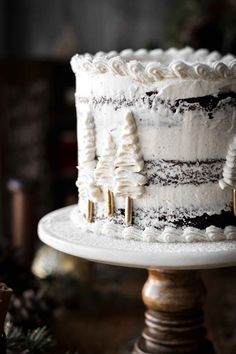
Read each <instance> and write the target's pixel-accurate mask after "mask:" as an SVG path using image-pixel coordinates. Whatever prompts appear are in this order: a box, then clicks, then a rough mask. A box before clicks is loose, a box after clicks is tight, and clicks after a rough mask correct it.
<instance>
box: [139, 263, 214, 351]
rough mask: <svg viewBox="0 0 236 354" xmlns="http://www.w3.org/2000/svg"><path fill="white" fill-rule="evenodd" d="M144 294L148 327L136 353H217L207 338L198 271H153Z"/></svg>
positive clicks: (201, 287) (203, 292) (202, 294)
mask: <svg viewBox="0 0 236 354" xmlns="http://www.w3.org/2000/svg"><path fill="white" fill-rule="evenodd" d="M142 296H143V301H144V303H145V305H146V306H147V308H148V310H147V311H146V313H145V324H146V327H145V328H144V331H143V333H142V336H141V338H140V339H139V341H138V342H137V343H136V344H135V348H134V350H133V354H215V351H214V348H213V346H212V344H211V342H210V341H209V340H207V339H206V330H205V328H204V315H203V310H202V306H203V302H204V297H205V289H204V286H203V283H202V281H201V279H200V277H199V275H198V272H196V271H163V270H150V271H149V277H148V280H147V282H146V283H145V285H144V288H143V293H142Z"/></svg>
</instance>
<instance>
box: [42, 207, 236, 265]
mask: <svg viewBox="0 0 236 354" xmlns="http://www.w3.org/2000/svg"><path fill="white" fill-rule="evenodd" d="M73 208H74V206H70V207H66V208H63V209H59V210H56V211H54V212H51V213H49V214H48V215H46V216H44V217H43V218H42V219H41V220H40V222H39V225H38V234H39V238H40V239H41V240H42V241H43V242H44V243H46V244H48V245H49V246H51V247H53V248H55V249H57V250H59V251H62V252H65V253H68V254H71V255H74V256H78V257H82V258H86V259H89V260H92V261H96V262H103V263H107V264H114V265H121V266H127V267H135V268H159V269H176V270H177V269H206V268H219V267H227V266H233V265H235V264H236V241H219V242H194V243H147V242H142V241H134V240H124V239H118V238H111V237H107V236H103V235H100V234H94V233H91V232H86V231H83V230H81V229H79V228H78V227H76V226H75V225H74V224H73V223H72V221H71V219H70V213H71V211H72V209H73Z"/></svg>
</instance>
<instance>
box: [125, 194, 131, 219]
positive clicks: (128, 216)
mask: <svg viewBox="0 0 236 354" xmlns="http://www.w3.org/2000/svg"><path fill="white" fill-rule="evenodd" d="M132 209H133V200H132V199H131V198H130V197H126V198H125V223H126V225H131V224H132V211H133V210H132Z"/></svg>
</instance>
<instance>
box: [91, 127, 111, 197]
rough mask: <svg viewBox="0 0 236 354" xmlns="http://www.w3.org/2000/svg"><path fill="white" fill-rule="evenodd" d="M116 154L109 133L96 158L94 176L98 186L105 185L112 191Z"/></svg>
mask: <svg viewBox="0 0 236 354" xmlns="http://www.w3.org/2000/svg"><path fill="white" fill-rule="evenodd" d="M115 155H116V145H115V143H114V141H113V139H112V136H111V134H110V133H109V134H108V135H107V139H106V141H105V145H104V148H103V151H102V154H101V156H100V157H99V159H98V163H97V167H96V170H95V177H96V181H97V184H98V185H99V186H103V187H106V188H107V189H109V190H110V191H113V187H114V169H115V166H114V162H115Z"/></svg>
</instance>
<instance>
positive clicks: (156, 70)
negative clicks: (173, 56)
mask: <svg viewBox="0 0 236 354" xmlns="http://www.w3.org/2000/svg"><path fill="white" fill-rule="evenodd" d="M146 73H147V74H148V77H149V78H150V79H151V80H152V81H157V80H161V79H162V78H163V76H164V70H163V69H162V68H161V64H160V63H148V64H147V66H146Z"/></svg>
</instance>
